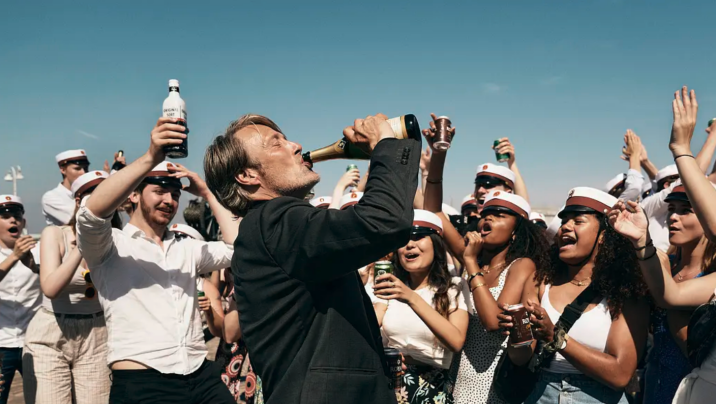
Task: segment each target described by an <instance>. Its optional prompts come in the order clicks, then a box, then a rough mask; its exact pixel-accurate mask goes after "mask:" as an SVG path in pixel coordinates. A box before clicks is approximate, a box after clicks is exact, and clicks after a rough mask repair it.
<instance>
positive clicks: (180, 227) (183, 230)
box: [169, 223, 204, 241]
mask: <svg viewBox="0 0 716 404" xmlns="http://www.w3.org/2000/svg"><path fill="white" fill-rule="evenodd" d="M169 230H171V231H173V232H174V233H180V234H184V235H186V236H189V237H191V238H193V239H194V240H199V241H204V237H203V236H202V235H201V233H199V232H198V231H197V230H196V229H195V228H193V227H191V226H189V225H186V224H181V223H174V224H173V225H172V227H170V228H169Z"/></svg>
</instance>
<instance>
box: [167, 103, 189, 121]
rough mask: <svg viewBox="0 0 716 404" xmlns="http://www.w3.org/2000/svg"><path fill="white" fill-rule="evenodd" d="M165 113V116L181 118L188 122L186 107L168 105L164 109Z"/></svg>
mask: <svg viewBox="0 0 716 404" xmlns="http://www.w3.org/2000/svg"><path fill="white" fill-rule="evenodd" d="M162 112H163V115H162V116H164V117H165V118H179V119H181V120H183V121H184V122H186V109H184V108H181V107H180V106H178V105H177V106H173V107H167V108H164V109H163V111H162Z"/></svg>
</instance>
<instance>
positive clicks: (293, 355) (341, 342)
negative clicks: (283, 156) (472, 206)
mask: <svg viewBox="0 0 716 404" xmlns="http://www.w3.org/2000/svg"><path fill="white" fill-rule="evenodd" d="M420 147H421V143H420V141H416V140H397V139H384V140H382V141H380V142H379V143H378V145H377V146H376V147H375V150H374V151H373V155H372V159H371V164H370V177H369V179H368V183H367V185H366V190H365V194H364V195H363V198H362V199H361V200H360V202H359V203H358V204H356V205H354V206H353V207H350V208H348V209H345V210H343V211H339V210H325V209H317V208H314V207H313V206H311V205H310V204H309V203H308V202H305V201H303V200H300V199H297V198H290V197H280V198H275V199H272V200H270V201H264V202H258V203H255V204H254V205H253V207H252V208H251V210H250V211H249V212H248V214H247V215H246V217H245V218H244V220H243V221H242V222H241V226H240V231H239V236H238V238H237V239H236V242H235V250H234V258H233V261H232V264H231V270H232V272H233V275H234V281H235V292H236V303H237V308H238V311H239V319H240V325H241V330H242V334H243V338H244V340H245V341H246V345H247V348H248V352H249V356H250V358H251V364H252V366H253V369H254V370H255V371H256V373H257V374H258V375H259V376H260V377H261V381H262V384H263V394H264V398H265V399H266V400H267V403H274V404H288V403H302V404H321V403H331V404H333V403H341V404H350V403H371V404H383V403H395V395H394V394H393V392H392V390H390V388H389V386H388V376H387V375H388V369H387V366H386V365H385V361H384V356H383V346H382V343H381V337H380V329H379V328H378V322H377V319H376V316H375V312H374V310H373V306H372V305H371V302H370V299H369V298H368V295H367V294H366V292H365V289H364V286H363V283H362V282H361V280H360V277H359V275H358V273H357V271H356V270H357V269H358V268H360V267H362V266H365V265H368V264H369V263H371V262H374V261H376V260H378V259H380V258H381V257H383V256H385V255H386V254H387V253H389V252H391V251H395V250H397V249H398V248H400V247H403V246H404V245H405V244H407V243H408V240H409V237H410V227H411V226H412V221H413V198H414V196H415V191H416V188H417V177H418V176H417V173H418V165H419V161H420V151H421V149H420Z"/></svg>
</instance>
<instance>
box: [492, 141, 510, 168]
mask: <svg viewBox="0 0 716 404" xmlns="http://www.w3.org/2000/svg"><path fill="white" fill-rule="evenodd" d="M499 145H500V141H499V140H495V143H493V144H492V147H493V148H494V149H495V158H496V159H497V162H498V163H504V162H506V161H508V160H509V159H510V153H503V154H500V153H498V152H497V146H499Z"/></svg>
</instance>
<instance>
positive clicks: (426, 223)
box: [410, 209, 443, 236]
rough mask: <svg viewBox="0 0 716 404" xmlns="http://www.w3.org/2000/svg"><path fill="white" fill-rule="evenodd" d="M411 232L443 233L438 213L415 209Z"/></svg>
mask: <svg viewBox="0 0 716 404" xmlns="http://www.w3.org/2000/svg"><path fill="white" fill-rule="evenodd" d="M410 233H411V234H425V235H427V234H437V235H439V236H441V235H442V234H443V222H442V220H440V218H439V217H438V215H436V214H435V213H433V212H428V211H427V210H422V209H415V211H414V215H413V228H412V230H411V231H410Z"/></svg>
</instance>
